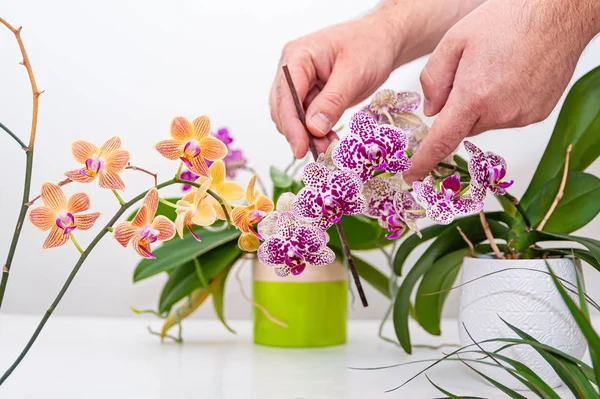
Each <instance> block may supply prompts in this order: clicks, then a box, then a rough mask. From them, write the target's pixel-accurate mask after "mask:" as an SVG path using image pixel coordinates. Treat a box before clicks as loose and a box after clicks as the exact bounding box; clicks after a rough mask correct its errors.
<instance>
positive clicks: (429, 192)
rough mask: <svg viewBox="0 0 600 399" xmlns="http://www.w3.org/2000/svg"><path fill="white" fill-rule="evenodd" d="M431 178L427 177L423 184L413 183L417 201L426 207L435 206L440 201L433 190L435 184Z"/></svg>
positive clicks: (437, 194) (438, 195) (439, 196)
mask: <svg viewBox="0 0 600 399" xmlns="http://www.w3.org/2000/svg"><path fill="white" fill-rule="evenodd" d="M434 181H435V180H434V179H433V177H432V176H427V177H426V178H425V180H423V182H418V181H416V182H414V183H413V189H414V192H415V194H416V195H417V199H418V200H419V201H421V202H425V203H426V204H427V205H428V207H430V206H433V205H434V204H437V203H438V202H439V201H440V198H441V195H440V194H439V193H438V192H437V191H436V189H435V183H434Z"/></svg>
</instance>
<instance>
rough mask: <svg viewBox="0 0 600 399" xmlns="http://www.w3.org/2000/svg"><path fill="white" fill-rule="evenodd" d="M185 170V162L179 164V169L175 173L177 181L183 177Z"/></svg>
mask: <svg viewBox="0 0 600 399" xmlns="http://www.w3.org/2000/svg"><path fill="white" fill-rule="evenodd" d="M182 169H183V162H179V167H178V168H177V172H176V173H175V180H179V178H180V177H181V170H182Z"/></svg>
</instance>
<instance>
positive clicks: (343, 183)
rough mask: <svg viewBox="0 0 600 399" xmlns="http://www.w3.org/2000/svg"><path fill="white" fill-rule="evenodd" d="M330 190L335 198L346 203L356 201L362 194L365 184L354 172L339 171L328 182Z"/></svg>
mask: <svg viewBox="0 0 600 399" xmlns="http://www.w3.org/2000/svg"><path fill="white" fill-rule="evenodd" d="M328 186H329V187H328V188H329V190H330V192H331V195H332V196H333V197H334V198H336V199H337V198H340V199H342V200H345V201H350V202H352V201H354V200H355V199H356V197H358V195H359V194H360V193H361V192H362V189H363V184H362V181H361V179H360V177H358V175H357V174H356V173H354V172H350V171H337V172H334V173H333V174H332V175H331V179H330V181H329V182H328Z"/></svg>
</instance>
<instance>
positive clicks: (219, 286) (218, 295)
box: [210, 265, 236, 334]
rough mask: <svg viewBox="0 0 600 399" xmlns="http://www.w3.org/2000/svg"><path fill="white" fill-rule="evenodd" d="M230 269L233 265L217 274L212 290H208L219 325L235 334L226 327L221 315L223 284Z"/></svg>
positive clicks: (223, 317)
mask: <svg viewBox="0 0 600 399" xmlns="http://www.w3.org/2000/svg"><path fill="white" fill-rule="evenodd" d="M232 268H233V265H231V266H228V267H226V268H225V270H223V271H222V272H221V273H219V275H218V276H217V278H216V281H215V285H214V288H212V289H211V290H210V293H211V295H212V301H213V307H214V309H215V313H216V314H217V317H218V318H219V320H220V321H221V323H223V326H225V328H226V329H227V330H229V332H231V333H232V334H235V333H236V332H235V331H234V330H233V329H232V328H231V327H229V325H227V322H226V321H225V316H224V314H223V310H224V309H223V307H224V294H225V283H226V282H227V276H228V275H229V272H230V271H231V269H232Z"/></svg>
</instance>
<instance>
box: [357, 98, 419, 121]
mask: <svg viewBox="0 0 600 399" xmlns="http://www.w3.org/2000/svg"><path fill="white" fill-rule="evenodd" d="M420 103H421V96H420V95H419V93H415V92H412V91H401V92H395V91H393V90H389V89H384V90H380V91H378V92H377V93H375V95H374V96H373V98H372V99H371V102H370V103H369V104H368V105H367V106H365V107H364V108H363V109H362V111H364V112H367V113H369V114H371V115H373V116H374V117H375V119H377V122H379V123H384V124H386V123H390V119H391V120H392V121H393V122H394V126H398V127H400V128H402V129H404V130H412V129H416V128H417V127H419V126H420V125H421V124H422V123H423V122H422V121H421V118H419V117H418V116H417V115H416V114H414V113H413V112H414V111H416V109H417V108H418V107H419V104H420Z"/></svg>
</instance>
